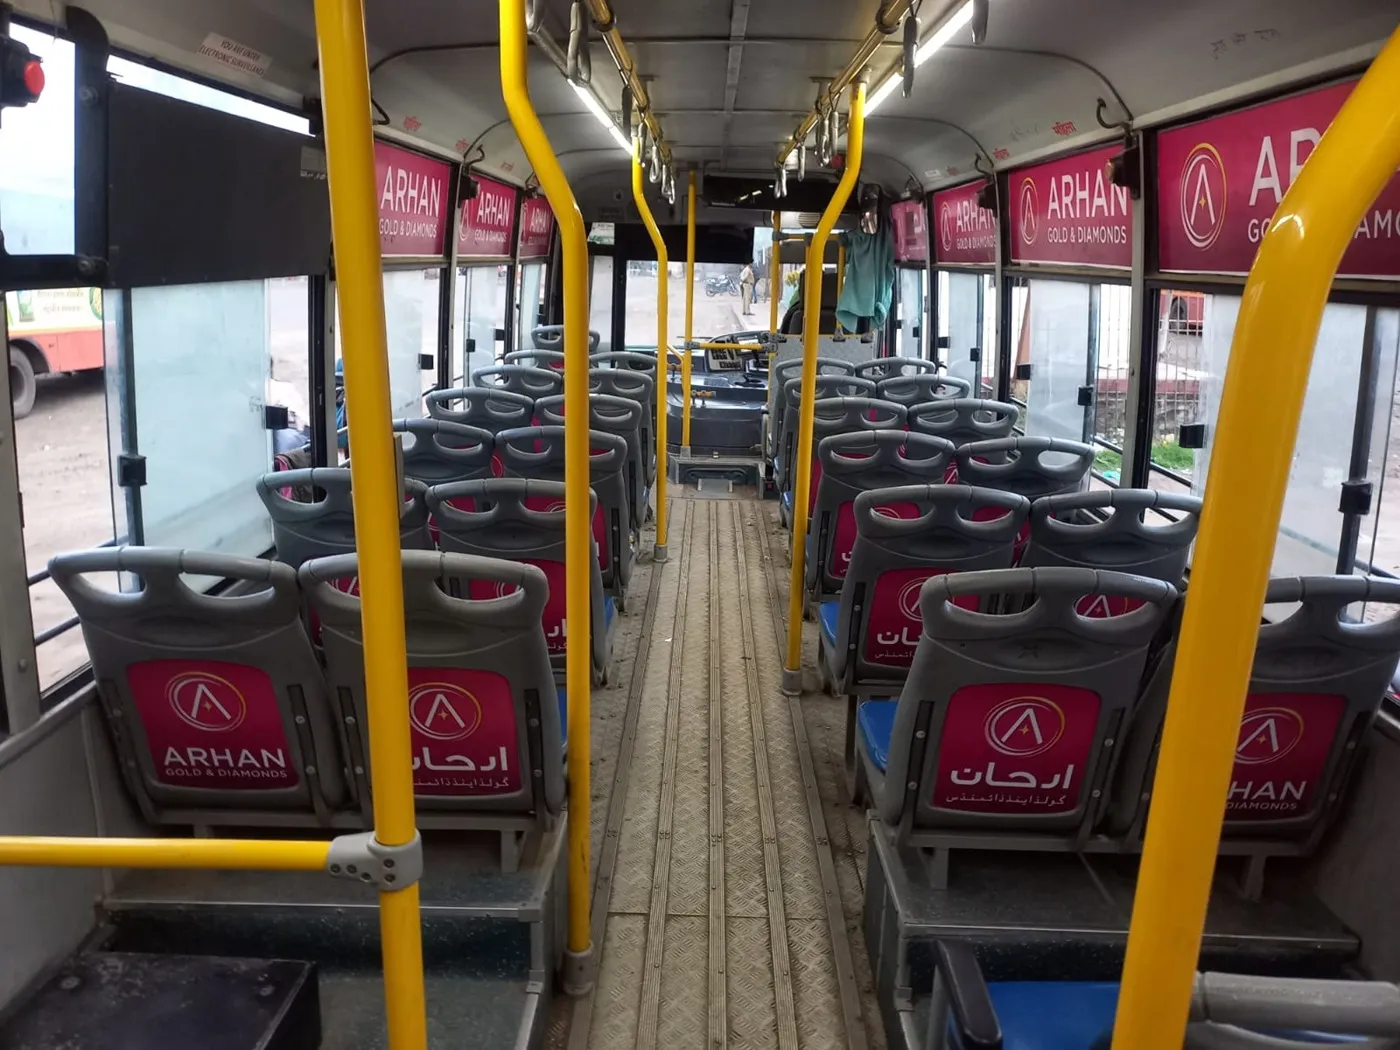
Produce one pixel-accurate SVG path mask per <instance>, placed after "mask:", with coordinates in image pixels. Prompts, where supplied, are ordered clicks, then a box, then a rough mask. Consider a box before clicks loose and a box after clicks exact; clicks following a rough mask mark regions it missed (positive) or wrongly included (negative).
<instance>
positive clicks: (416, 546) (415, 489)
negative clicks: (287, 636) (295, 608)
mask: <svg viewBox="0 0 1400 1050" xmlns="http://www.w3.org/2000/svg"><path fill="white" fill-rule="evenodd" d="M301 486H307V487H311V488H313V489H315V490H318V491H319V492H321V493H322V498H321V499H319V500H317V501H316V502H314V503H301V502H298V501H294V500H290V499H287V498H286V497H285V496H284V495H282V489H283V487H292V488H296V487H301ZM426 493H427V486H426V485H424V484H423V483H422V482H421V481H414V480H412V479H408V478H405V479H404V503H403V506H402V507H401V508H400V512H399V545H400V546H401V547H403V548H404V549H405V550H427V549H429V548H431V547H432V545H433V542H432V538H431V537H430V536H429V535H428V504H427V500H426V499H425V496H426ZM258 495H259V496H261V497H262V501H263V505H264V506H266V507H267V513H268V515H269V516H270V517H271V518H272V542H273V543H274V544H275V545H276V547H277V560H278V561H282V562H286V563H287V564H288V565H290V566H292V567H293V568H295V567H296V566H298V565H300V564H301V563H302V562H304V561H307V560H308V559H310V558H324V557H328V556H330V555H332V554H345V553H348V552H350V551H353V550H354V549H355V506H354V503H353V502H352V501H351V499H350V468H349V467H311V468H309V469H306V470H284V471H277V472H274V473H271V474H264V475H263V476H262V478H261V479H259V481H258Z"/></svg>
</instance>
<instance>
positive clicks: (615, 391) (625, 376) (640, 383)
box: [560, 351, 656, 528]
mask: <svg viewBox="0 0 1400 1050" xmlns="http://www.w3.org/2000/svg"><path fill="white" fill-rule="evenodd" d="M619 352H620V351H619ZM588 390H589V393H592V394H606V395H607V396H608V397H625V398H628V399H629V400H632V401H635V402H637V404H639V405H641V406H642V419H641V440H642V448H643V449H644V450H646V454H645V455H644V456H643V459H644V460H645V461H646V469H647V476H646V484H647V487H648V488H650V487H651V485H653V484H654V483H655V481H656V378H655V369H653V370H652V372H651V373H648V372H646V371H644V370H642V369H638V368H596V367H595V368H590V369H589V370H588ZM560 393H563V391H562V390H561V391H560ZM638 527H639V528H640V527H641V526H640V523H638Z"/></svg>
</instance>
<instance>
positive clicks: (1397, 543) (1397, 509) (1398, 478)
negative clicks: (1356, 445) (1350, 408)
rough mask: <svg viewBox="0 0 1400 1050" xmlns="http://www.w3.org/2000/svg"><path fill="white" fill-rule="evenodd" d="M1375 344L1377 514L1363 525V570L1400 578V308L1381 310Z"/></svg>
mask: <svg viewBox="0 0 1400 1050" xmlns="http://www.w3.org/2000/svg"><path fill="white" fill-rule="evenodd" d="M1372 346H1373V349H1374V352H1375V355H1376V361H1377V368H1376V408H1375V416H1374V417H1373V419H1372V425H1371V443H1370V455H1369V457H1368V463H1367V469H1366V477H1367V478H1368V479H1370V481H1371V484H1372V492H1371V511H1370V513H1369V514H1367V515H1366V517H1365V518H1364V519H1363V520H1362V522H1361V540H1360V543H1359V544H1358V545H1357V551H1356V558H1357V563H1358V566H1359V568H1358V571H1361V572H1366V571H1372V572H1376V573H1384V574H1386V575H1389V576H1400V427H1397V426H1396V425H1395V422H1396V420H1395V417H1396V414H1397V413H1400V388H1398V387H1397V382H1400V370H1397V361H1398V360H1400V310H1377V311H1376V319H1375V335H1374V336H1373V342H1372Z"/></svg>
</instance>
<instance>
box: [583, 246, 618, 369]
mask: <svg viewBox="0 0 1400 1050" xmlns="http://www.w3.org/2000/svg"><path fill="white" fill-rule="evenodd" d="M590 261H591V263H592V269H591V271H590V274H589V289H588V327H589V329H590V330H591V331H594V332H597V333H598V350H599V352H600V353H603V352H607V351H609V350H611V349H612V348H613V345H612V342H613V340H612V334H613V333H612V321H613V317H612V315H613V260H612V256H611V255H595V256H593V258H592V259H591V260H590Z"/></svg>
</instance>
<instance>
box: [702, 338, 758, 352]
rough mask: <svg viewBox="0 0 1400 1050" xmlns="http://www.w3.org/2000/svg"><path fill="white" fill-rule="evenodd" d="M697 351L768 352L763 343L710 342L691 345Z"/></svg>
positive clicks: (705, 341)
mask: <svg viewBox="0 0 1400 1050" xmlns="http://www.w3.org/2000/svg"><path fill="white" fill-rule="evenodd" d="M690 345H691V346H693V347H694V348H695V349H696V350H767V349H768V348H767V347H766V346H764V345H763V344H762V343H715V342H711V341H709V340H701V341H700V342H696V343H691V344H690Z"/></svg>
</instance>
